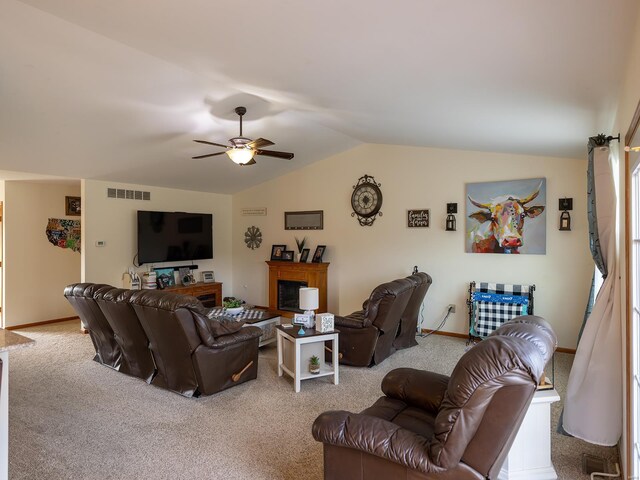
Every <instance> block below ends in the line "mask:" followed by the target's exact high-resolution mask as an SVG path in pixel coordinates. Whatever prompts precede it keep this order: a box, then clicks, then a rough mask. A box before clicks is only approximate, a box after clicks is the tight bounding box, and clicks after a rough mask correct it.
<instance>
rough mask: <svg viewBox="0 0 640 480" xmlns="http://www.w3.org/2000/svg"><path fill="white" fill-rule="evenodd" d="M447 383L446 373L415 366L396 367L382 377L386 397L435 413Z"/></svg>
mask: <svg viewBox="0 0 640 480" xmlns="http://www.w3.org/2000/svg"><path fill="white" fill-rule="evenodd" d="M448 384H449V377H448V376H447V375H441V374H439V373H435V372H428V371H425V370H416V369H415V368H396V369H395V370H391V371H390V372H389V373H387V374H386V375H385V377H384V379H382V391H383V392H384V394H385V395H386V396H387V397H391V398H396V399H398V400H402V401H403V402H405V403H407V404H409V405H412V406H414V407H417V408H421V409H423V410H427V411H429V412H433V413H435V412H437V411H438V409H439V407H440V404H441V403H442V399H443V397H444V394H445V392H446V391H447V386H448Z"/></svg>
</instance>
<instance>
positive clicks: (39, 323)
mask: <svg viewBox="0 0 640 480" xmlns="http://www.w3.org/2000/svg"><path fill="white" fill-rule="evenodd" d="M76 318H77V319H78V320H80V317H78V316H73V317H63V318H54V319H53V320H44V321H42V322H34V323H23V324H22V325H11V326H10V327H6V328H5V330H18V329H21V328H29V327H37V326H39V325H49V324H50V323H59V322H66V321H67V320H74V319H76Z"/></svg>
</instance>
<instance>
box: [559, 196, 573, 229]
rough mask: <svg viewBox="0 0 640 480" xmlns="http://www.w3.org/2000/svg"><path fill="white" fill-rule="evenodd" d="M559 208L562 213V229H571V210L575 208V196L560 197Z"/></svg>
mask: <svg viewBox="0 0 640 480" xmlns="http://www.w3.org/2000/svg"><path fill="white" fill-rule="evenodd" d="M558 210H561V211H562V213H561V214H560V229H559V230H561V231H566V232H570V231H571V215H570V214H569V210H573V198H560V199H558Z"/></svg>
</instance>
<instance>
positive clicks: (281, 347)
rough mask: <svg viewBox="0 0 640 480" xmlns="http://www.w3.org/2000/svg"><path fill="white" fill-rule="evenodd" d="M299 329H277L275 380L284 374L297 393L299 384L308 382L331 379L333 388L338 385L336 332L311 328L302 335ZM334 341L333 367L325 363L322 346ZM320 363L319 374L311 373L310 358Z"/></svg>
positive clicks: (295, 326) (281, 327) (278, 327)
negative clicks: (276, 371) (316, 358)
mask: <svg viewBox="0 0 640 480" xmlns="http://www.w3.org/2000/svg"><path fill="white" fill-rule="evenodd" d="M299 330H300V326H298V325H294V326H293V328H284V327H283V326H282V325H277V326H276V334H277V338H278V376H279V377H282V375H283V373H284V372H286V373H287V374H288V375H289V376H291V377H292V378H293V388H294V390H295V391H296V393H297V392H299V391H300V382H301V381H302V380H308V379H310V378H318V377H326V376H330V375H332V376H333V383H334V385H338V334H339V333H340V332H339V331H338V330H332V331H330V332H325V333H321V332H316V331H315V329H313V328H306V329H304V332H305V333H304V335H301V334H300V333H298V331H299ZM327 341H333V346H332V351H333V353H332V360H333V361H332V363H331V365H328V364H327V363H326V362H325V361H324V350H325V342H327ZM314 355H315V356H316V357H318V358H319V359H320V373H315V374H314V373H310V372H309V369H308V365H309V359H310V358H311V357H312V356H314Z"/></svg>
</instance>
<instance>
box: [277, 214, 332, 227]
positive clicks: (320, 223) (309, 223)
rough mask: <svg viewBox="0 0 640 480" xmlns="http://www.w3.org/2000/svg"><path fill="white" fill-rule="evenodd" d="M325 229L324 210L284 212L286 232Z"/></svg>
mask: <svg viewBox="0 0 640 480" xmlns="http://www.w3.org/2000/svg"><path fill="white" fill-rule="evenodd" d="M323 228H324V210H310V211H306V212H284V229H285V230H322V229H323Z"/></svg>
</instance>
